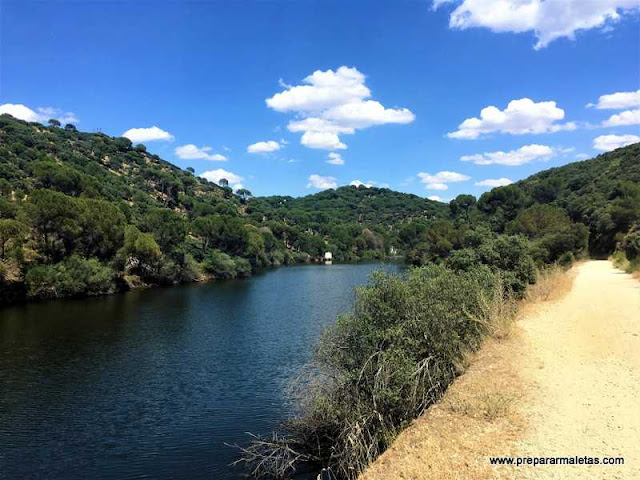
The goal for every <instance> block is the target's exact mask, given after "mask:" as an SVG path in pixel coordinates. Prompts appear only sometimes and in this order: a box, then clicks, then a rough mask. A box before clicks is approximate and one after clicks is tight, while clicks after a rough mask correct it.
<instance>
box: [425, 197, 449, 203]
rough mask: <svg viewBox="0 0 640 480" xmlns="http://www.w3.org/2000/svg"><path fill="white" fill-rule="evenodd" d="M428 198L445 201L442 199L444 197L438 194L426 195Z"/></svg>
mask: <svg viewBox="0 0 640 480" xmlns="http://www.w3.org/2000/svg"><path fill="white" fill-rule="evenodd" d="M427 198H428V199H429V200H433V201H434V202H442V203H446V202H445V201H444V199H443V198H442V197H441V196H440V195H429V196H428V197H427Z"/></svg>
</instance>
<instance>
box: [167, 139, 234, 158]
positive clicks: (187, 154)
mask: <svg viewBox="0 0 640 480" xmlns="http://www.w3.org/2000/svg"><path fill="white" fill-rule="evenodd" d="M211 150H212V149H211V147H202V148H198V147H197V146H195V145H194V144H193V143H189V144H188V145H181V146H179V147H176V149H175V154H176V155H177V157H178V158H181V159H182V160H212V161H214V162H226V161H227V160H228V158H227V157H225V156H224V155H220V154H219V153H209V152H211Z"/></svg>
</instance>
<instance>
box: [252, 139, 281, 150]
mask: <svg viewBox="0 0 640 480" xmlns="http://www.w3.org/2000/svg"><path fill="white" fill-rule="evenodd" d="M278 150H280V144H279V143H278V142H276V141H275V140H268V141H266V142H257V143H253V144H251V145H249V146H248V147H247V152H248V153H269V152H276V151H278Z"/></svg>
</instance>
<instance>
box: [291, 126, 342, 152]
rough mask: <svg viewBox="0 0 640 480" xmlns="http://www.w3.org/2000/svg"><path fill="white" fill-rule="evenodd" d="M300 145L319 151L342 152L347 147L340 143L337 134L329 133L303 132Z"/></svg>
mask: <svg viewBox="0 0 640 480" xmlns="http://www.w3.org/2000/svg"><path fill="white" fill-rule="evenodd" d="M300 143H301V144H302V145H304V146H305V147H309V148H317V149H320V150H344V149H346V148H347V146H346V145H345V144H344V143H342V142H341V141H340V137H338V135H337V134H335V133H331V132H316V131H312V130H310V131H308V132H304V134H303V135H302V138H301V139H300Z"/></svg>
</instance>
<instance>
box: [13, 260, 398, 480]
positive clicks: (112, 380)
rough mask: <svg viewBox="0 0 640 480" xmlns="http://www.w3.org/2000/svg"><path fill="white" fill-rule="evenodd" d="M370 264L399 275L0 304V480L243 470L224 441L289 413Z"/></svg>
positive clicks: (340, 271) (262, 277) (206, 475)
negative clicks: (318, 347) (318, 349)
mask: <svg viewBox="0 0 640 480" xmlns="http://www.w3.org/2000/svg"><path fill="white" fill-rule="evenodd" d="M379 268H384V269H385V270H389V271H394V272H395V271H398V269H399V267H398V266H397V265H393V264H392V265H385V266H382V265H380V264H371V263H367V264H353V265H332V266H321V265H310V266H294V267H285V268H280V269H275V270H270V271H267V272H265V273H262V274H259V275H257V276H255V277H252V278H249V279H244V280H231V281H223V282H210V283H201V284H191V285H183V286H178V287H168V288H155V289H150V290H144V291H134V292H128V293H126V294H121V295H113V296H109V297H100V298H91V299H81V300H58V301H51V302H45V303H35V304H27V305H20V306H14V307H4V308H0V478H1V479H5V478H6V479H29V480H31V479H55V480H67V479H69V480H71V479H74V480H75V479H78V480H88V479H92V480H98V479H100V480H101V479H114V480H115V479H117V480H124V479H143V478H144V479H189V480H199V479H209V480H226V479H237V478H242V475H241V473H242V472H240V471H238V470H237V469H233V468H231V467H229V463H231V462H232V461H233V460H235V459H236V452H235V451H234V450H233V449H231V448H229V447H227V446H225V443H229V444H235V443H239V444H243V443H246V442H247V439H248V437H247V435H246V434H245V432H253V433H257V434H267V433H269V432H270V431H271V430H272V429H273V428H274V427H276V426H277V425H278V423H279V422H281V421H282V420H283V419H284V418H286V416H287V414H289V413H290V412H291V410H292V405H291V402H290V401H289V398H288V396H287V388H288V386H289V384H290V381H291V379H292V378H293V377H294V376H295V375H296V373H297V372H298V371H299V370H300V368H301V367H302V366H303V365H304V364H305V363H306V362H308V360H309V359H310V356H311V353H312V350H313V345H314V343H315V341H316V339H317V338H318V336H319V335H320V334H321V333H322V331H323V330H324V329H325V328H327V327H328V326H330V325H332V324H333V323H334V322H335V319H336V316H337V315H338V314H339V313H342V312H345V311H348V310H349V309H350V308H351V307H352V305H353V298H354V297H353V287H354V286H357V285H361V284H364V283H366V281H367V277H368V276H369V274H370V273H371V272H372V271H374V270H375V269H379Z"/></svg>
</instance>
